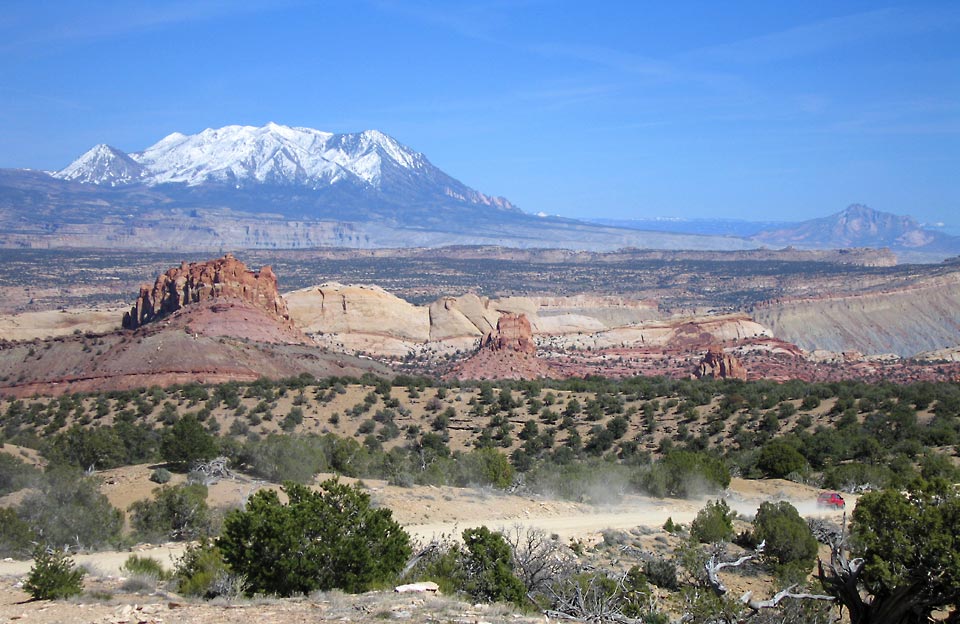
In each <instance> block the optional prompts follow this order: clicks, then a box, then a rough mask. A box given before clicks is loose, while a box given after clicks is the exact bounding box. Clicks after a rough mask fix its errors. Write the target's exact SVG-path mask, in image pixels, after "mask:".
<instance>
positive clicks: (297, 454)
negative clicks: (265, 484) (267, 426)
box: [240, 434, 328, 483]
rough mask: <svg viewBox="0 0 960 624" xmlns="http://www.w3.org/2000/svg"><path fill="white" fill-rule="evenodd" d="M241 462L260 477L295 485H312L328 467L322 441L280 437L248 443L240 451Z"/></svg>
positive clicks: (312, 437)
mask: <svg viewBox="0 0 960 624" xmlns="http://www.w3.org/2000/svg"><path fill="white" fill-rule="evenodd" d="M240 463H242V464H245V465H247V466H248V467H249V469H250V472H252V473H253V474H255V475H257V476H258V477H263V478H264V479H268V480H270V481H275V482H283V481H295V482H296V483H309V482H310V481H312V480H313V477H314V475H316V474H317V473H318V472H320V470H322V469H324V468H326V467H328V464H327V460H326V454H325V452H324V444H323V439H322V438H319V437H317V436H289V435H279V434H271V435H269V436H267V437H266V438H264V439H262V440H256V441H251V442H248V443H247V444H246V446H245V447H244V448H243V450H242V451H241V456H240Z"/></svg>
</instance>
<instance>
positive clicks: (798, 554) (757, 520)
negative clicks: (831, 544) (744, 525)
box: [753, 501, 817, 573]
mask: <svg viewBox="0 0 960 624" xmlns="http://www.w3.org/2000/svg"><path fill="white" fill-rule="evenodd" d="M753 539H754V541H756V542H757V543H760V542H766V545H765V547H764V551H763V553H764V556H765V557H766V558H770V559H772V560H773V561H774V563H775V564H776V566H779V567H789V568H793V569H795V570H797V571H801V572H804V573H806V572H809V571H810V568H811V567H812V566H813V562H814V561H815V560H816V558H817V540H816V538H814V536H813V533H812V532H811V531H810V527H809V526H808V525H807V523H806V521H805V520H804V519H803V518H801V517H800V514H799V512H797V509H796V507H794V506H793V505H791V504H790V503H788V502H786V501H780V502H779V503H771V502H769V501H766V502H764V503H761V505H760V508H759V509H757V515H756V517H754V519H753Z"/></svg>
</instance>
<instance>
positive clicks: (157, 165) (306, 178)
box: [55, 121, 515, 210]
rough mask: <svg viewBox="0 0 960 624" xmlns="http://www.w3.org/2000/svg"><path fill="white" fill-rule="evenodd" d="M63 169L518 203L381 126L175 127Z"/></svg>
mask: <svg viewBox="0 0 960 624" xmlns="http://www.w3.org/2000/svg"><path fill="white" fill-rule="evenodd" d="M55 175H56V177H59V178H63V179H68V180H75V181H78V182H83V183H91V184H98V185H100V184H109V185H111V186H118V185H123V184H132V183H141V184H146V185H150V186H153V185H158V184H168V183H175V184H184V185H186V186H198V185H201V184H208V183H215V184H226V185H229V186H233V187H236V188H241V187H247V186H252V185H258V184H267V185H277V186H296V187H305V188H310V189H315V190H316V189H322V188H326V187H329V186H331V185H334V184H339V183H349V184H352V185H354V186H356V187H357V188H363V189H369V190H371V191H374V192H383V193H387V194H389V195H391V196H397V194H398V193H403V194H406V195H410V194H411V193H412V194H420V195H421V196H430V195H432V196H435V197H436V196H442V197H448V198H452V199H454V200H456V201H464V202H469V203H478V204H484V205H489V206H495V207H497V208H499V209H506V210H515V208H514V207H513V206H512V205H511V204H510V203H509V202H508V201H506V200H504V199H502V198H494V197H488V196H486V195H484V194H482V193H479V192H478V191H475V190H473V189H471V188H469V187H467V186H465V185H463V184H462V183H460V182H459V181H457V180H455V179H453V178H451V177H450V176H448V175H447V174H445V173H444V172H443V171H440V170H439V169H437V168H436V167H434V166H433V165H432V164H430V162H429V161H428V160H427V159H426V157H425V156H424V155H423V154H421V153H419V152H416V151H414V150H412V149H410V148H408V147H406V146H404V145H402V144H400V143H399V142H398V141H396V140H395V139H394V138H392V137H390V136H388V135H386V134H384V133H383V132H380V131H379V130H365V131H363V132H358V133H349V134H334V133H331V132H323V131H321V130H315V129H313V128H303V127H291V126H284V125H282V124H278V123H275V122H272V121H271V122H269V123H267V124H266V125H264V126H261V127H257V126H240V125H232V126H224V127H222V128H207V129H206V130H203V131H201V132H198V133H197V134H190V135H187V134H181V133H179V132H174V133H172V134H169V135H167V136H166V137H164V138H163V139H161V140H160V141H158V142H157V143H155V144H153V145H151V146H150V147H148V148H147V149H145V150H143V151H141V152H134V153H131V154H129V155H128V154H124V153H123V152H121V151H120V150H117V149H114V148H112V147H109V146H106V145H98V146H96V147H94V148H93V149H91V150H90V151H89V152H87V153H86V154H84V155H83V156H81V157H80V158H78V159H77V160H76V161H74V162H73V163H71V164H70V165H69V166H68V167H66V168H65V169H63V170H62V171H60V172H57V173H56V174H55Z"/></svg>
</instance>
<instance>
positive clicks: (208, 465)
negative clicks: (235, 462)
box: [190, 456, 233, 485]
mask: <svg viewBox="0 0 960 624" xmlns="http://www.w3.org/2000/svg"><path fill="white" fill-rule="evenodd" d="M229 463H230V460H229V459H228V458H226V457H223V456H220V457H214V458H213V459H211V460H210V461H198V462H196V463H195V464H194V465H193V467H192V468H191V469H190V472H193V473H196V474H199V475H201V482H202V483H203V484H204V485H212V484H214V483H216V482H217V481H219V480H220V479H226V478H228V477H233V473H232V472H231V471H230V469H229V468H227V464H229Z"/></svg>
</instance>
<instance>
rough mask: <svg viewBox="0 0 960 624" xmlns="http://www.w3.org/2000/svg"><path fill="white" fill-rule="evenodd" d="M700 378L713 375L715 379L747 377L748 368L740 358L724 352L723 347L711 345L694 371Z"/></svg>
mask: <svg viewBox="0 0 960 624" xmlns="http://www.w3.org/2000/svg"><path fill="white" fill-rule="evenodd" d="M694 374H695V375H696V376H697V377H699V378H701V379H702V378H704V377H712V378H714V379H743V380H746V379H747V369H746V368H744V367H743V364H741V363H740V360H738V359H737V358H735V357H733V356H732V355H730V354H729V353H724V351H723V347H721V346H719V345H711V346H710V348H709V349H707V353H706V354H705V355H704V356H703V359H702V360H700V364H699V365H698V366H697V370H696V372H695V373H694Z"/></svg>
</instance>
